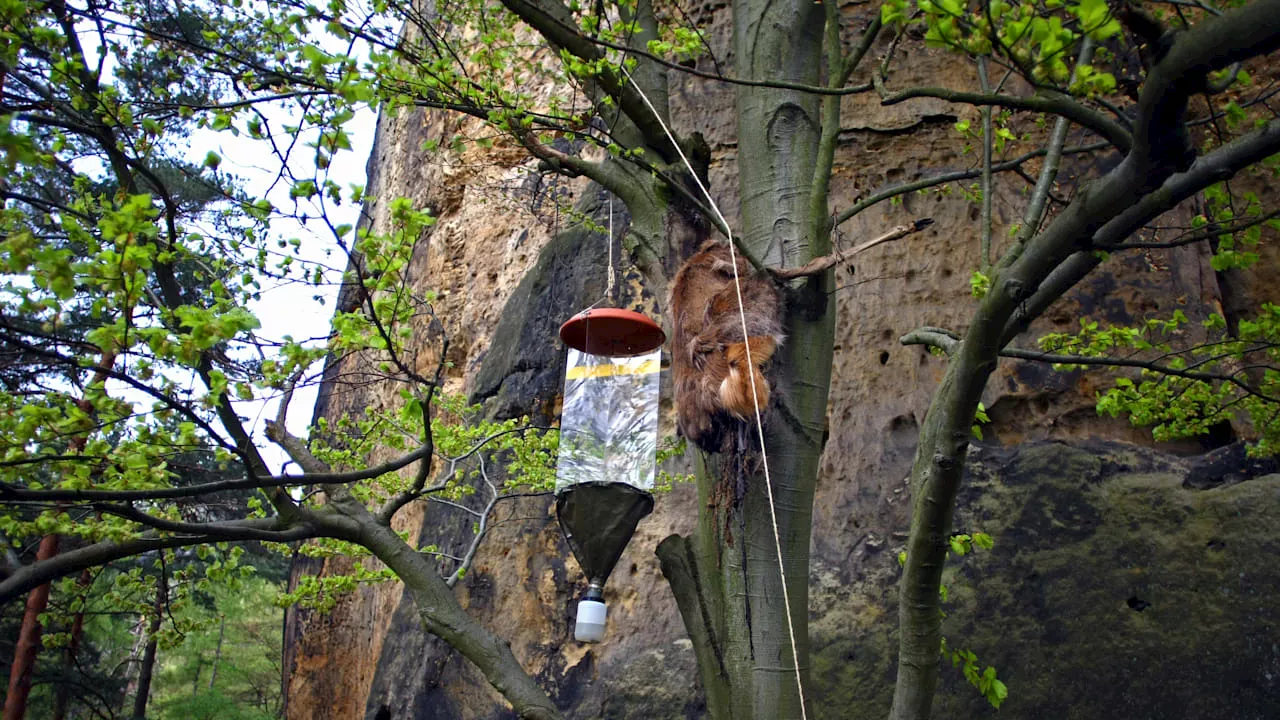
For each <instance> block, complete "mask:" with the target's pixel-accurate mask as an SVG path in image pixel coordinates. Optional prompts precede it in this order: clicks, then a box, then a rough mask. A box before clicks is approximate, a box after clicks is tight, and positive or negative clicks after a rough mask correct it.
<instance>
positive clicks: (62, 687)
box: [53, 568, 93, 720]
mask: <svg viewBox="0 0 1280 720" xmlns="http://www.w3.org/2000/svg"><path fill="white" fill-rule="evenodd" d="M91 582H93V573H92V572H90V571H89V569H88V568H85V569H84V570H82V571H81V572H80V580H79V581H78V584H79V586H80V594H79V598H78V600H79V602H80V606H79V608H78V609H77V610H76V614H75V618H74V619H73V620H72V621H71V641H70V642H68V643H67V650H66V652H65V653H64V654H63V658H62V677H63V681H62V682H60V683H58V687H57V688H56V689H55V690H54V692H55V693H56V694H55V695H54V696H53V720H64V718H66V716H67V708H68V707H69V706H70V705H71V683H70V682H68V679H69V678H70V677H71V674H72V673H73V672H75V669H76V654H77V653H78V652H79V651H80V640H81V639H82V638H83V636H84V602H85V597H84V596H85V593H86V592H87V591H88V587H89V584H90V583H91Z"/></svg>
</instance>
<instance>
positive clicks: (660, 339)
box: [560, 308, 667, 357]
mask: <svg viewBox="0 0 1280 720" xmlns="http://www.w3.org/2000/svg"><path fill="white" fill-rule="evenodd" d="M560 339H561V340H563V341H564V344H565V345H568V346H569V347H571V348H573V349H575V350H581V351H582V352H584V353H588V354H591V355H603V356H605V357H626V356H628V355H640V354H642V353H647V352H652V351H654V350H656V349H658V348H660V347H662V343H664V342H666V340H667V335H666V333H664V332H662V328H661V327H659V326H658V323H656V322H654V321H653V320H650V319H649V318H648V317H647V316H645V315H642V314H641V313H638V312H635V311H632V310H623V309H621V308H595V309H592V310H583V311H582V312H580V313H578V314H577V315H574V316H573V317H571V318H569V320H568V321H567V322H565V324H563V325H561V326H560Z"/></svg>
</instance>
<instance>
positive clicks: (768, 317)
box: [669, 241, 783, 452]
mask: <svg viewBox="0 0 1280 720" xmlns="http://www.w3.org/2000/svg"><path fill="white" fill-rule="evenodd" d="M737 267H738V278H739V281H740V283H741V286H742V303H743V307H744V310H745V316H746V321H747V336H746V337H744V336H743V333H742V318H741V317H740V316H739V314H738V296H737V292H736V291H735V288H734V282H733V268H734V265H733V262H732V260H731V259H730V255H729V247H728V246H727V245H724V244H722V243H717V242H714V241H712V242H708V243H706V244H704V245H703V246H702V248H701V249H700V250H699V252H698V253H697V254H695V255H694V256H693V257H691V258H689V259H688V260H687V261H686V262H685V263H684V265H682V266H681V267H680V271H679V272H677V273H676V280H675V284H674V286H673V287H672V290H671V302H670V304H669V307H670V308H671V315H672V325H673V327H674V331H675V332H674V338H673V344H672V373H673V375H674V377H675V394H676V422H677V424H678V425H679V427H680V431H681V432H682V433H683V434H684V436H685V437H686V438H688V439H689V440H690V441H691V442H693V443H694V444H696V445H698V447H701V448H702V449H703V450H706V451H708V452H721V451H723V450H725V449H726V447H725V445H726V442H728V440H729V437H730V435H731V434H732V433H729V432H727V431H728V430H730V429H732V424H733V420H734V419H735V418H736V419H737V420H743V419H746V418H748V417H751V416H753V415H754V413H755V410H756V409H757V407H758V408H759V409H760V410H761V411H763V410H765V409H767V407H768V404H769V398H770V395H771V387H770V385H769V382H768V380H766V379H765V375H764V372H763V368H764V366H765V364H766V363H767V362H768V361H769V359H770V358H771V357H772V356H773V353H774V351H775V349H776V348H777V346H778V345H779V344H780V343H781V342H782V339H783V335H782V320H781V317H782V299H781V295H780V294H779V293H778V289H777V287H776V286H775V285H774V283H773V281H772V280H771V279H770V278H768V277H766V276H763V275H761V274H758V273H756V272H755V271H754V270H753V269H752V268H751V265H750V264H749V263H748V262H747V261H746V260H745V259H743V258H741V257H740V258H738V263H737ZM747 342H749V343H750V348H751V362H750V363H748V362H747V358H746V355H747V353H746V349H747V348H746V343H747ZM753 378H754V379H755V384H756V395H755V397H757V398H758V399H759V404H758V406H757V405H756V404H755V403H754V402H753V400H752V398H753V396H752V392H751V381H752V379H753Z"/></svg>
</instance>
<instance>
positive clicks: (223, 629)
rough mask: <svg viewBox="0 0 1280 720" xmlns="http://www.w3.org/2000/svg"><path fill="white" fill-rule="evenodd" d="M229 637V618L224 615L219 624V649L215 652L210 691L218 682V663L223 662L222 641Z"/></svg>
mask: <svg viewBox="0 0 1280 720" xmlns="http://www.w3.org/2000/svg"><path fill="white" fill-rule="evenodd" d="M226 635H227V616H226V615H223V616H222V618H221V622H219V623H218V647H217V649H215V650H214V651H213V672H212V673H211V674H210V675H209V689H210V690H212V689H213V684H214V683H215V682H217V681H218V663H219V662H221V660H222V640H223V638H225V637H226Z"/></svg>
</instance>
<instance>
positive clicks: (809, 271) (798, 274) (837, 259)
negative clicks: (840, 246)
mask: <svg viewBox="0 0 1280 720" xmlns="http://www.w3.org/2000/svg"><path fill="white" fill-rule="evenodd" d="M932 224H933V218H920V219H918V220H915V221H914V222H909V223H907V224H906V225H899V226H897V227H895V228H893V229H892V230H890V231H889V232H886V233H884V234H883V235H881V236H880V237H877V238H875V239H872V240H868V241H866V242H864V243H862V244H861V245H858V246H857V247H855V248H853V249H851V250H837V251H836V252H834V253H831V254H830V255H823V256H822V257H818V258H814V259H813V260H810V261H809V262H807V263H805V264H804V265H803V266H802V267H798V268H769V269H768V270H769V274H770V275H773V277H774V278H776V279H778V280H794V279H796V278H802V277H812V276H814V275H821V274H822V273H824V272H826V271H827V270H829V269H831V268H833V267H835V266H836V265H839V264H840V263H843V262H845V261H847V260H849V259H851V258H853V257H854V256H855V255H858V254H861V253H863V252H865V251H867V250H870V249H871V248H873V247H876V246H877V245H883V244H885V243H887V242H891V241H893V240H898V239H900V238H904V237H906V236H908V235H910V234H912V233H915V232H919V231H921V230H923V229H925V228H927V227H929V226H930V225H932Z"/></svg>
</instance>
